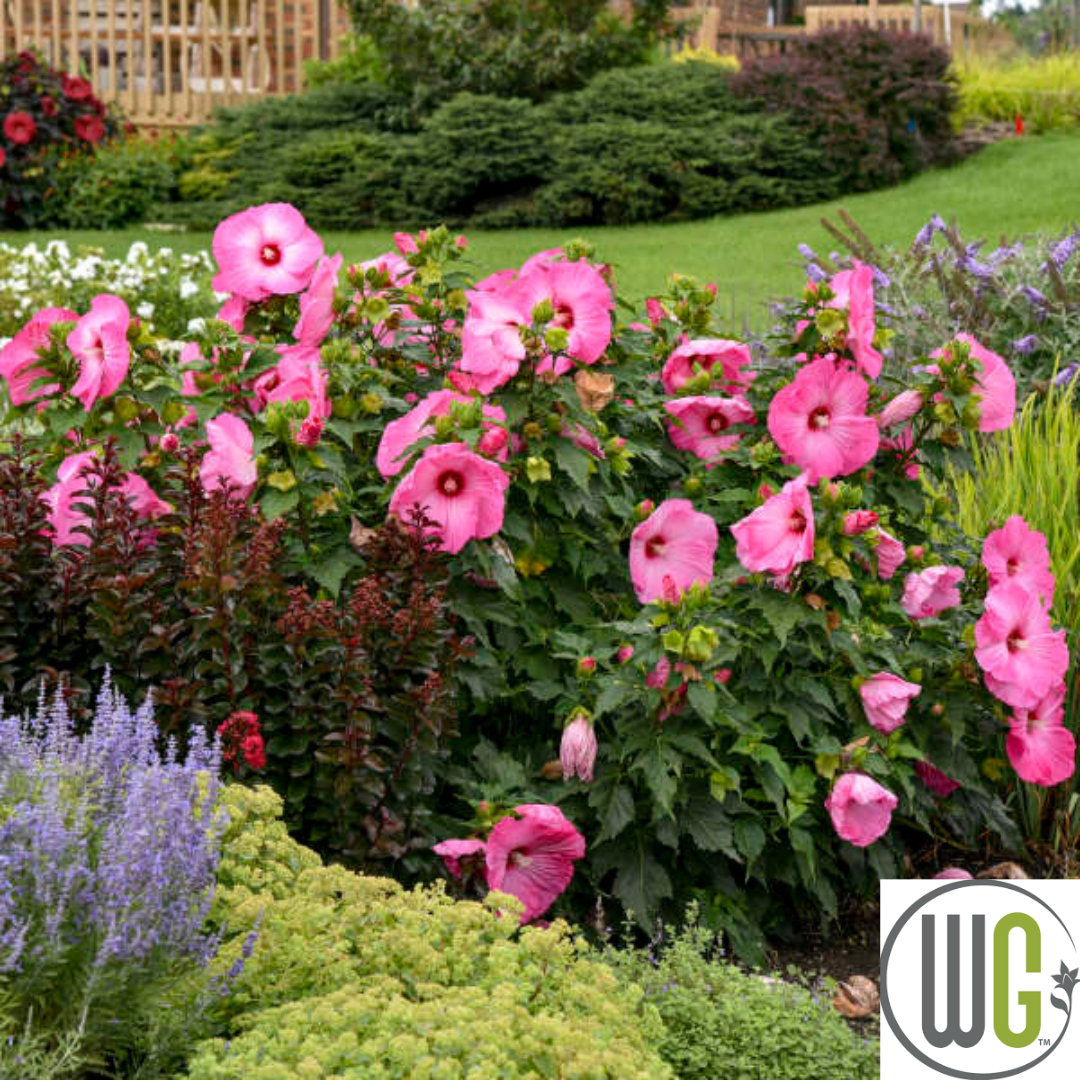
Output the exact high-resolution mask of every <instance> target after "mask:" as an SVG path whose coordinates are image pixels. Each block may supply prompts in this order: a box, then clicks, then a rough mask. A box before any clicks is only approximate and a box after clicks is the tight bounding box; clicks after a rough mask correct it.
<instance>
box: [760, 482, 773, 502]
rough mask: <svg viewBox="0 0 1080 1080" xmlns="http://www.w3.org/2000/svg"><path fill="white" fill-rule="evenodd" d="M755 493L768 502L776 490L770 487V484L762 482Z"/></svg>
mask: <svg viewBox="0 0 1080 1080" xmlns="http://www.w3.org/2000/svg"><path fill="white" fill-rule="evenodd" d="M757 493H758V498H759V499H760V500H761V501H762V502H768V501H769V499H771V498H772V497H773V496H774V495H775V494H776V492H775V491H773V489H772V487H770V485H768V484H762V485H761V487H759V488H758V489H757Z"/></svg>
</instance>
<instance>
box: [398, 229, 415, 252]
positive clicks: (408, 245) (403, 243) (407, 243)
mask: <svg viewBox="0 0 1080 1080" xmlns="http://www.w3.org/2000/svg"><path fill="white" fill-rule="evenodd" d="M394 247H396V248H397V249H398V251H399V252H401V254H402V255H414V254H415V253H416V241H415V240H414V239H413V238H412V236H410V235H409V234H408V233H407V232H396V233H394Z"/></svg>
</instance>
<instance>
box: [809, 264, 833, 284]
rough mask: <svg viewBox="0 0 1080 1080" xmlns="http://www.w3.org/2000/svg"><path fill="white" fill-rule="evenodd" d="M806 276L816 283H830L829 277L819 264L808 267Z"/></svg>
mask: <svg viewBox="0 0 1080 1080" xmlns="http://www.w3.org/2000/svg"><path fill="white" fill-rule="evenodd" d="M806 276H807V277H808V278H809V279H810V280H811V281H814V282H820V281H828V279H829V275H828V274H827V273H826V272H825V271H824V270H823V269H822V268H821V267H820V266H818V264H817V263H810V264H808V265H807V267H806Z"/></svg>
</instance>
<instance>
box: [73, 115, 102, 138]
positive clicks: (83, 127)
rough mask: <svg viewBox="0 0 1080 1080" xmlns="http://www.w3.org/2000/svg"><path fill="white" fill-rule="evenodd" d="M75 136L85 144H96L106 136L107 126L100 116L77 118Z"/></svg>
mask: <svg viewBox="0 0 1080 1080" xmlns="http://www.w3.org/2000/svg"><path fill="white" fill-rule="evenodd" d="M75 134H76V135H77V136H78V137H79V138H80V139H82V141H83V142H88V143H95V144H96V143H99V142H101V140H102V139H103V138H104V136H105V125H104V124H103V123H102V121H101V117H100V116H76V117H75Z"/></svg>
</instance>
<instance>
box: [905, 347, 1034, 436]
mask: <svg viewBox="0 0 1080 1080" xmlns="http://www.w3.org/2000/svg"><path fill="white" fill-rule="evenodd" d="M956 340H957V341H962V342H964V343H965V344H966V345H967V346H968V351H969V352H970V354H971V357H972V359H974V360H978V361H979V364H980V366H981V369H982V370H981V371H980V372H979V374H978V376H977V377H976V379H975V394H976V395H977V396H978V397H979V399H980V407H981V418H980V420H979V430H980V431H1004V430H1005V429H1006V428H1008V427H1011V426H1012V422H1013V417H1014V416H1015V415H1016V379H1015V378H1014V377H1013V373H1012V371H1011V370H1010V369H1009V365H1008V364H1006V363H1005V361H1004V360H1002V358H1001V357H1000V356H998V354H997V353H995V352H991V351H990V350H989V349H987V348H984V347H983V346H982V345H980V344H979V343H978V342H977V341H976V340H975V339H974V338H973V337H972V336H971V335H970V334H957V335H956ZM948 351H949V347H948V345H946V346H944V347H943V348H941V349H938V350H937V351H936V352H933V353H931V354H930V355H931V356H933V357H935V358H937V359H940V358H941V357H942V356H946V355H948ZM926 370H927V371H931V372H934V373H939V372H940V369H939V368H938V366H937V365H936V364H931V365H929V366H928V367H927V369H926Z"/></svg>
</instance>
